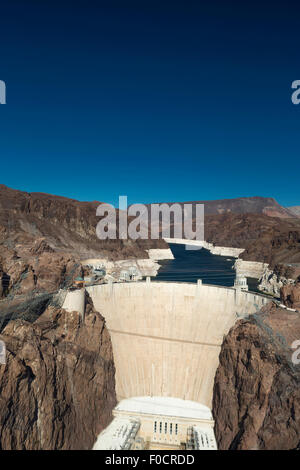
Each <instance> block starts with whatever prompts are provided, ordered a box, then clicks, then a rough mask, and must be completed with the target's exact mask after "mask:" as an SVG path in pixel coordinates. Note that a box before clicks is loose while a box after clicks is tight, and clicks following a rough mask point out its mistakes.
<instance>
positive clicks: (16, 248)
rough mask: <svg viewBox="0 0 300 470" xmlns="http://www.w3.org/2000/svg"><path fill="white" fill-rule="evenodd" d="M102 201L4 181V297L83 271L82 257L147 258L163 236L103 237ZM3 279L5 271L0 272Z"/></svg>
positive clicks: (0, 189)
mask: <svg viewBox="0 0 300 470" xmlns="http://www.w3.org/2000/svg"><path fill="white" fill-rule="evenodd" d="M99 204H100V203H99V202H95V201H94V202H80V201H75V200H73V199H68V198H65V197H59V196H53V195H50V194H42V193H26V192H24V191H17V190H13V189H10V188H7V187H6V186H4V185H0V276H1V273H5V274H6V275H7V276H8V280H9V282H8V286H6V287H5V289H4V288H3V286H2V282H0V297H2V298H3V297H5V296H6V295H8V294H11V295H19V294H25V293H26V292H33V293H35V292H54V291H55V290H57V289H59V288H63V287H66V286H70V285H72V282H73V280H74V279H75V278H76V277H78V276H82V267H81V260H83V259H87V258H105V259H108V260H112V261H115V260H122V259H130V258H131V259H147V258H149V256H148V252H147V250H149V249H153V248H164V249H166V248H167V247H168V246H167V244H166V243H165V242H164V241H163V240H151V239H150V240H140V239H139V240H130V239H129V240H118V239H117V240H99V239H98V238H97V236H96V226H97V224H98V222H99V220H100V219H99V217H97V216H96V209H97V207H98V205H99ZM0 281H1V277H0Z"/></svg>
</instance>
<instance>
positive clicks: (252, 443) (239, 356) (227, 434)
mask: <svg viewBox="0 0 300 470" xmlns="http://www.w3.org/2000/svg"><path fill="white" fill-rule="evenodd" d="M297 339H300V315H299V313H296V312H288V311H286V310H283V309H280V308H277V307H276V306H275V305H272V306H271V307H268V308H266V309H265V311H264V312H261V313H260V314H257V315H253V316H252V317H251V318H249V320H240V321H238V322H237V323H236V325H235V326H234V327H233V328H232V329H231V330H230V332H229V334H228V335H227V336H226V337H225V339H224V342H223V345H222V349H221V353H220V364H219V367H218V370H217V373H216V377H215V385H214V396H213V414H214V419H215V434H216V439H217V443H218V447H219V449H224V450H225V449H233V450H234V449H273V450H279V449H296V448H299V446H300V365H295V364H293V363H292V361H291V358H292V354H293V350H292V349H291V348H290V346H291V344H292V343H293V341H295V340H297Z"/></svg>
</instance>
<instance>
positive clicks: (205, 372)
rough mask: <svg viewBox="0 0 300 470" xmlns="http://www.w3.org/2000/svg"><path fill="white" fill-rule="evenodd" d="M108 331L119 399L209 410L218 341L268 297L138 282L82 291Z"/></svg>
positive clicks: (193, 286) (102, 286)
mask: <svg viewBox="0 0 300 470" xmlns="http://www.w3.org/2000/svg"><path fill="white" fill-rule="evenodd" d="M87 291H88V292H89V294H90V296H91V298H92V300H93V302H94V306H95V308H96V309H97V310H98V311H99V312H100V313H101V314H102V315H103V316H104V317H105V320H106V325H107V327H108V330H109V331H110V335H111V339H112V345H113V354H114V362H115V367H116V393H117V397H118V399H119V400H121V399H123V398H130V397H135V396H164V397H175V398H181V399H184V400H191V401H195V402H199V403H201V404H203V405H205V406H208V407H209V408H211V403H212V393H213V383H214V377H215V373H216V369H217V366H218V362H219V352H220V349H221V344H222V342H223V337H224V335H226V334H227V332H228V331H229V329H230V327H231V326H233V324H234V323H235V321H236V320H237V318H239V317H241V316H245V315H247V314H251V313H253V312H255V311H257V310H259V309H260V308H261V307H262V305H264V304H265V303H267V302H269V299H267V298H265V297H264V296H262V295H259V294H253V293H250V292H246V291H242V290H239V289H233V288H223V287H218V286H210V285H204V284H202V285H201V284H199V285H198V284H192V283H191V284H189V283H173V282H170V283H168V282H136V283H132V284H129V283H126V284H110V285H99V286H91V287H88V288H87Z"/></svg>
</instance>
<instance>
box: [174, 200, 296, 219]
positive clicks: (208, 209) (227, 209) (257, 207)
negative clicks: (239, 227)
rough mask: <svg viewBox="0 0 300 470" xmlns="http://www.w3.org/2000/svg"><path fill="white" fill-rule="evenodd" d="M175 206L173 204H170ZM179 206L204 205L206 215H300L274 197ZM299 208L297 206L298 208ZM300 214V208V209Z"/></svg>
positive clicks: (288, 216) (200, 202)
mask: <svg viewBox="0 0 300 470" xmlns="http://www.w3.org/2000/svg"><path fill="white" fill-rule="evenodd" d="M168 204H169V205H170V204H173V203H168ZM179 204H204V211H205V215H214V214H225V213H233V214H253V213H254V214H265V215H268V216H271V217H280V218H290V217H295V215H296V216H297V215H299V214H297V213H296V212H293V211H292V210H290V209H291V208H288V207H283V206H281V205H280V204H278V202H277V201H276V200H275V199H274V198H272V197H260V196H254V197H238V198H234V199H216V200H214V201H187V202H180V203H179ZM296 207H297V206H296ZM299 212H300V207H299Z"/></svg>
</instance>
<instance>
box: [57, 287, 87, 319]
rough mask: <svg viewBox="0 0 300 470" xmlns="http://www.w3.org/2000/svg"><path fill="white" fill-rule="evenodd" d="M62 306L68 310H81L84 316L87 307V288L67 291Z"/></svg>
mask: <svg viewBox="0 0 300 470" xmlns="http://www.w3.org/2000/svg"><path fill="white" fill-rule="evenodd" d="M62 308H64V309H65V310H67V312H79V313H80V315H81V316H82V317H83V316H84V309H85V289H84V288H83V289H76V290H73V291H67V294H66V297H65V300H64V302H63V304H62Z"/></svg>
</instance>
